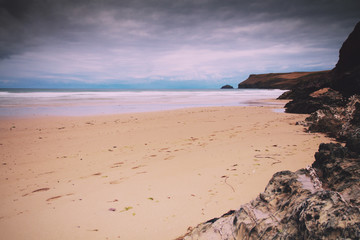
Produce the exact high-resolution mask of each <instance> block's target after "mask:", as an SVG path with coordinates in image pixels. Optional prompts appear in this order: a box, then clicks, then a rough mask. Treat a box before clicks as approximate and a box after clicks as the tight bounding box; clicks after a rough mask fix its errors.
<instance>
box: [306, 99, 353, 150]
mask: <svg viewBox="0 0 360 240" xmlns="http://www.w3.org/2000/svg"><path fill="white" fill-rule="evenodd" d="M359 116H360V96H358V95H354V96H352V97H350V98H349V100H348V103H347V104H346V105H345V106H344V107H341V106H335V107H331V106H326V107H323V109H320V110H317V111H315V112H314V113H312V114H311V115H310V116H309V117H308V118H306V121H307V122H308V125H309V131H312V132H323V133H327V134H329V136H331V137H335V138H338V139H340V140H346V139H349V138H352V139H353V141H355V142H356V139H357V137H355V135H356V134H355V133H356V131H360V130H357V129H359V127H360V121H359ZM356 136H357V135H356ZM359 136H360V134H359ZM355 142H354V144H355ZM351 148H353V147H351Z"/></svg>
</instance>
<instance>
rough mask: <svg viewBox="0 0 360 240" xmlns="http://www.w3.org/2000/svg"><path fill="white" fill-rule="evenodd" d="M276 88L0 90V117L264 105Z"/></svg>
mask: <svg viewBox="0 0 360 240" xmlns="http://www.w3.org/2000/svg"><path fill="white" fill-rule="evenodd" d="M283 92H284V91H283V90H278V89H272V90H270V89H232V90H120V89H0V116H7V117H13V116H18V117H22V116H85V115H98V114H117V113H134V112H150V111H162V110H173V109H180V108H191V107H214V106H251V105H257V106H261V105H266V103H265V102H261V100H265V99H275V98H277V97H278V96H279V95H281V94H282V93H283Z"/></svg>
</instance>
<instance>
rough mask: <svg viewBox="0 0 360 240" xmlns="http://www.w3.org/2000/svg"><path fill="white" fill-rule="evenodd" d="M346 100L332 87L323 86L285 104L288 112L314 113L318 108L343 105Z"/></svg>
mask: <svg viewBox="0 0 360 240" xmlns="http://www.w3.org/2000/svg"><path fill="white" fill-rule="evenodd" d="M345 103H346V100H345V99H344V98H343V96H342V95H341V94H340V93H339V92H337V91H334V90H332V89H331V88H322V89H320V90H317V91H314V92H312V93H306V95H305V96H301V97H299V96H297V97H295V98H294V100H293V101H291V102H288V103H287V104H286V105H285V108H286V110H285V111H286V112H288V113H312V112H315V111H316V110H318V109H326V108H328V107H331V106H343V105H345Z"/></svg>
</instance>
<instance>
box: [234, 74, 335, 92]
mask: <svg viewBox="0 0 360 240" xmlns="http://www.w3.org/2000/svg"><path fill="white" fill-rule="evenodd" d="M329 72H330V71H319V72H291V73H266V74H251V75H250V76H249V77H248V78H247V79H246V80H245V81H243V82H241V83H239V84H238V88H239V89H240V88H262V89H282V90H289V89H292V88H293V87H294V86H296V85H297V84H298V83H300V82H308V81H311V80H312V79H314V78H318V77H319V76H323V75H324V76H325V75H327V74H328V73H329Z"/></svg>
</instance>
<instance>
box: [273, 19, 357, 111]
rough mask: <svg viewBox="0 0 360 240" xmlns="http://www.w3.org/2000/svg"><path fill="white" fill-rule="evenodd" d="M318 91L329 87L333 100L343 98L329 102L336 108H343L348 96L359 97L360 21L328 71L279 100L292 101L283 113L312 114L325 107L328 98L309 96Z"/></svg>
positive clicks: (299, 85)
mask: <svg viewBox="0 0 360 240" xmlns="http://www.w3.org/2000/svg"><path fill="white" fill-rule="evenodd" d="M322 88H330V89H331V91H332V92H333V93H334V92H337V94H336V98H338V96H339V95H341V96H342V97H343V98H344V99H345V101H337V99H333V102H334V103H338V105H339V106H340V107H342V106H344V103H346V101H347V99H348V98H349V97H350V96H351V95H353V94H360V22H359V23H358V24H357V25H356V27H355V28H354V30H353V32H352V33H351V34H350V35H349V36H348V38H347V39H346V40H345V42H344V43H343V45H342V47H341V49H340V52H339V60H338V63H337V64H336V66H335V68H334V69H332V70H331V72H328V73H327V75H323V76H319V78H317V79H316V78H314V79H313V80H311V81H304V82H301V83H298V84H297V85H295V86H294V87H293V88H292V89H291V90H290V91H289V92H286V93H285V94H284V95H282V96H280V97H279V98H281V99H292V101H291V102H289V103H288V104H287V105H286V106H285V108H286V112H289V113H312V112H314V111H316V110H318V109H321V108H322V107H321V106H323V105H324V106H327V105H328V100H329V98H327V99H321V98H318V97H314V96H312V94H313V93H314V92H315V91H318V90H320V89H322ZM334 96H335V95H334ZM333 105H334V104H333Z"/></svg>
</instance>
